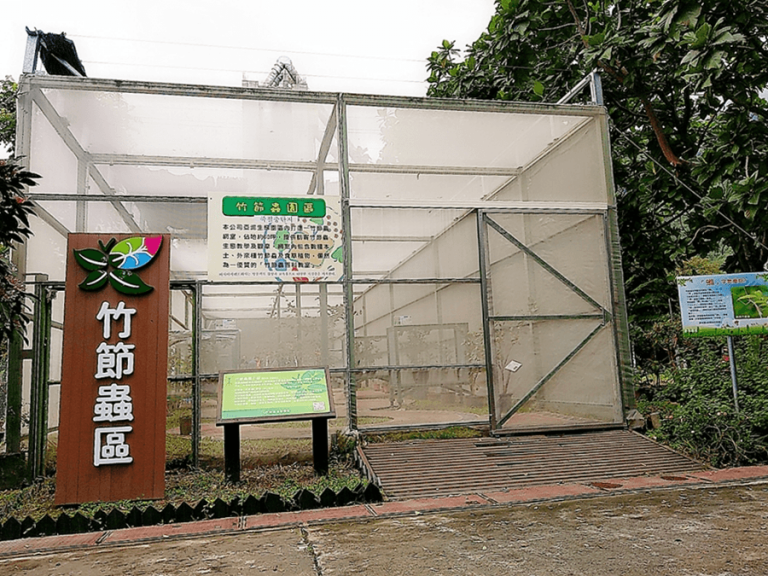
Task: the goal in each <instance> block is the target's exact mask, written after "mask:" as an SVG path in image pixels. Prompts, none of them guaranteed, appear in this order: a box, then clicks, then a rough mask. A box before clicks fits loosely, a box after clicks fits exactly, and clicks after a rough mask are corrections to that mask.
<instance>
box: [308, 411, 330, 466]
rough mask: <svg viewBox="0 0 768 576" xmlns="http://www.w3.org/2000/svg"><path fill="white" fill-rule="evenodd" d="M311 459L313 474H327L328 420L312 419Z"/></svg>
mask: <svg viewBox="0 0 768 576" xmlns="http://www.w3.org/2000/svg"><path fill="white" fill-rule="evenodd" d="M312 459H313V461H314V463H315V473H316V474H319V475H321V476H324V475H326V474H328V419H327V418H313V419H312Z"/></svg>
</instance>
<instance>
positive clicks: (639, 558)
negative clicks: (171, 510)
mask: <svg viewBox="0 0 768 576" xmlns="http://www.w3.org/2000/svg"><path fill="white" fill-rule="evenodd" d="M739 470H741V472H740V471H739ZM745 471H746V472H745ZM749 471H750V469H738V470H737V471H733V472H731V473H721V472H719V471H718V472H712V473H706V474H710V478H711V483H700V484H695V485H691V484H685V483H684V484H680V485H671V486H663V487H658V486H657V485H656V484H654V483H653V482H650V481H649V482H646V483H645V487H644V488H640V489H632V490H626V491H617V490H601V489H596V488H592V489H591V490H581V491H578V490H577V491H574V490H571V489H570V488H569V486H563V487H562V489H560V490H559V491H558V487H557V486H553V487H550V488H549V489H548V491H542V490H541V488H539V489H538V492H536V491H534V492H532V493H531V494H530V495H529V499H528V500H525V499H524V498H521V499H518V500H517V501H514V502H510V503H505V504H498V503H489V501H488V499H487V498H483V497H480V496H463V497H458V498H456V497H454V498H443V499H433V500H429V499H424V500H419V501H413V502H411V503H410V505H408V504H409V503H408V502H389V503H383V504H381V505H379V506H362V505H357V506H350V507H346V508H335V509H328V510H317V511H309V512H301V513H285V514H282V515H263V516H254V517H248V518H240V519H237V518H232V519H227V520H223V521H208V523H207V524H206V523H190V524H189V525H179V526H180V527H185V528H184V529H181V530H179V531H178V532H177V533H175V534H174V532H173V530H174V528H173V527H172V526H165V527H156V528H145V529H131V530H133V532H131V530H128V531H124V532H123V534H122V538H121V536H120V534H117V533H104V534H102V535H98V534H94V535H80V536H78V537H50V541H49V542H47V543H46V542H44V540H46V539H30V540H29V541H27V542H26V544H22V543H23V542H24V541H19V542H17V543H16V548H15V549H14V550H10V548H8V547H6V548H4V549H3V548H0V554H4V557H0V574H9V575H10V574H29V575H44V574H45V575H49V574H73V575H74V574H80V575H85V576H91V575H93V576H104V575H108V574H121V575H122V574H125V575H135V576H150V575H161V574H162V575H167V576H176V575H184V576H191V575H194V574H224V575H229V574H270V573H273V574H292V575H296V576H304V575H323V576H328V575H331V574H343V575H347V574H366V575H371V576H406V575H414V576H420V575H433V574H438V575H446V576H448V575H451V576H453V575H456V576H458V575H461V576H472V575H483V576H486V575H490V574H504V575H525V576H529V575H536V576H550V575H577V574H578V575H592V576H608V575H611V576H615V575H623V574H642V575H654V576H663V575H670V576H671V575H675V576H677V575H682V576H694V575H695V576H702V575H707V576H715V575H717V576H735V575H744V576H752V575H755V576H758V575H759V576H764V575H765V574H766V573H768V479H766V478H765V472H766V470H764V469H760V470H751V472H752V473H751V475H750V474H749ZM756 473H757V475H760V474H762V477H761V479H756V478H755V476H756ZM717 474H719V476H717ZM739 478H742V479H741V480H739ZM734 479H735V483H734ZM724 481H727V482H728V483H727V484H724V483H723V482H724ZM641 484H642V483H639V484H638V483H635V484H634V485H635V486H639V485H641ZM441 506H442V507H443V508H442V509H441V508H440V507H441ZM176 530H178V529H176ZM196 532H197V533H196ZM57 538H58V539H59V542H58V544H57V542H56V541H55V539H57ZM64 538H69V539H71V541H67V542H64V541H63V540H62V539H64ZM77 538H80V539H81V541H77V540H76V539H77ZM89 539H90V540H89ZM4 544H5V543H4ZM20 544H21V546H20ZM24 546H26V548H24ZM46 546H48V547H49V549H48V550H46ZM57 546H58V547H59V549H58V550H53V548H56V547H57ZM64 546H68V547H67V548H65V547H64Z"/></svg>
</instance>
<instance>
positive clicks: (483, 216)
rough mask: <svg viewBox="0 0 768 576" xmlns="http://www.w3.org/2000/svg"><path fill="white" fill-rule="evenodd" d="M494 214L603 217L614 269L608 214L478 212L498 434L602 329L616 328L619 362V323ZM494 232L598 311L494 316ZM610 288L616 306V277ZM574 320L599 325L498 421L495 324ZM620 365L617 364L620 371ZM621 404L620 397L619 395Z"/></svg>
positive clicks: (492, 414)
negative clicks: (490, 231)
mask: <svg viewBox="0 0 768 576" xmlns="http://www.w3.org/2000/svg"><path fill="white" fill-rule="evenodd" d="M493 214H558V215H565V214H583V215H595V216H602V218H603V231H604V232H603V236H604V240H605V250H606V252H605V255H606V260H607V264H608V269H609V271H611V272H612V268H611V260H612V258H611V244H610V238H611V230H610V227H609V214H608V210H578V209H571V210H542V209H512V208H507V209H505V208H481V209H478V210H477V236H478V251H479V259H480V284H481V298H482V303H481V304H482V314H483V340H484V342H483V343H484V348H485V371H486V381H487V384H488V409H489V418H490V429H491V432H495V431H498V430H500V429H501V428H502V426H503V425H504V424H505V423H506V422H507V421H508V420H509V419H510V418H511V417H512V416H513V415H514V414H515V413H516V412H517V411H518V410H520V408H522V406H523V405H525V403H526V402H527V401H528V400H530V398H531V397H532V396H533V395H534V394H536V392H538V391H539V390H540V389H541V388H542V387H543V386H544V385H545V384H546V383H547V382H548V381H549V380H551V379H552V377H553V376H555V374H557V373H558V372H559V371H560V369H562V368H563V367H564V366H565V365H566V364H568V362H569V361H570V360H571V359H572V358H573V357H574V356H576V354H578V352H579V351H580V350H581V349H582V348H584V346H586V345H587V343H588V342H589V341H590V340H592V339H593V338H594V337H595V336H596V335H597V334H598V333H599V332H600V331H601V330H602V329H603V328H605V327H606V326H607V325H608V324H609V323H610V324H612V326H613V338H614V345H615V348H616V354H617V361H619V360H620V358H619V357H618V355H619V349H620V342H619V336H618V331H617V327H616V322H614V321H613V320H614V314H613V313H612V312H611V311H610V310H608V309H606V308H605V307H604V306H602V305H601V304H600V303H598V302H597V301H596V300H595V299H594V298H592V297H591V296H589V295H588V294H587V293H586V292H584V291H583V290H582V289H581V288H579V287H578V286H577V285H576V284H574V283H573V282H571V281H570V280H569V279H568V278H566V277H565V276H564V275H563V274H562V273H561V272H559V271H558V270H557V269H556V268H555V267H553V266H552V265H551V264H549V263H548V262H546V261H545V260H544V259H543V258H541V257H540V256H539V255H538V254H536V253H535V252H534V251H533V250H531V249H530V248H529V247H528V246H526V245H525V244H524V243H523V242H521V241H520V240H519V239H517V238H515V237H514V236H513V235H512V234H511V233H510V232H509V231H507V230H505V229H504V228H503V227H502V226H501V225H500V224H499V223H498V222H496V221H495V220H493V218H492V215H493ZM488 228H491V229H493V230H494V231H495V232H497V233H498V234H500V235H501V236H502V237H503V238H504V239H505V240H507V241H508V242H510V243H511V244H513V245H515V246H516V247H517V248H518V249H519V250H520V251H522V252H523V253H525V254H526V255H528V256H529V257H531V258H532V259H533V260H534V261H535V262H536V263H537V264H538V265H539V266H541V267H542V268H544V269H545V270H546V271H547V272H549V273H550V274H551V275H552V276H554V277H555V278H556V279H557V280H559V281H560V282H561V283H562V284H563V285H565V286H566V287H567V288H568V289H569V290H571V291H572V292H574V293H575V294H577V295H578V296H579V297H580V298H581V299H583V300H584V301H586V302H587V303H588V304H590V305H591V306H593V307H594V308H595V309H596V312H595V313H588V314H528V315H518V316H506V315H497V314H494V313H493V298H492V295H491V293H490V290H489V289H490V286H489V282H488V279H489V272H490V262H489V258H490V250H489V247H488V234H487V229H488ZM609 287H610V290H611V301H612V302H615V298H614V282H613V274H612V273H611V274H610V281H609ZM575 319H595V320H600V324H599V325H598V326H597V327H595V328H594V329H593V330H592V331H591V332H590V333H589V334H587V336H585V337H584V338H583V339H582V340H581V341H580V342H578V343H577V344H576V345H575V346H574V347H573V349H572V350H571V351H570V352H569V353H568V354H567V355H566V356H565V358H563V359H562V360H561V361H560V362H559V363H558V364H556V365H555V366H554V367H553V368H552V369H551V370H550V371H549V372H547V374H545V375H544V376H543V377H542V378H540V379H539V381H538V382H537V383H536V384H534V386H533V387H532V388H531V389H530V390H529V391H528V392H527V393H526V394H525V395H523V397H522V398H520V399H519V400H518V401H517V402H516V403H515V404H514V405H513V406H512V407H511V408H510V409H509V410H508V411H507V412H506V414H504V415H502V416H501V418H497V409H496V408H497V407H496V388H495V383H494V370H493V352H494V349H493V324H492V323H493V322H494V321H498V322H514V321H535V320H575ZM618 366H620V363H617V368H618ZM617 372H618V373H617V375H616V376H617V385H618V386H619V387H620V388H621V373H620V370H617ZM618 398H619V400H620V401H621V394H619V395H618Z"/></svg>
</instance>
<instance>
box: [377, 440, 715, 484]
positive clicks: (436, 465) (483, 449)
mask: <svg viewBox="0 0 768 576" xmlns="http://www.w3.org/2000/svg"><path fill="white" fill-rule="evenodd" d="M363 453H364V455H365V459H366V460H367V465H368V467H369V469H370V471H371V472H372V473H373V474H374V475H375V476H376V477H378V479H379V481H380V483H381V487H382V488H383V490H384V492H385V493H386V494H387V496H388V497H390V498H393V499H405V498H416V497H424V496H438V495H439V496H445V495H449V494H468V493H476V492H480V493H483V492H492V491H499V490H505V489H509V488H521V487H525V486H536V485H543V484H556V483H558V482H591V481H598V480H606V479H609V478H629V477H632V476H642V475H646V474H647V475H663V474H676V473H677V474H679V473H683V472H692V471H696V470H702V469H703V468H704V466H703V465H702V464H700V463H698V462H696V461H694V460H690V459H688V458H685V457H684V456H681V455H680V454H677V453H676V452H673V451H672V450H669V449H667V448H665V447H663V446H660V445H658V444H656V443H655V442H652V441H651V440H649V439H647V438H645V437H644V436H641V435H640V434H636V433H634V432H630V431H626V430H611V431H605V432H589V433H581V434H573V433H571V434H557V435H546V436H545V435H536V436H517V437H506V438H471V439H470V438H468V439H456V440H414V441H409V442H397V443H389V444H369V445H368V446H366V447H365V448H363Z"/></svg>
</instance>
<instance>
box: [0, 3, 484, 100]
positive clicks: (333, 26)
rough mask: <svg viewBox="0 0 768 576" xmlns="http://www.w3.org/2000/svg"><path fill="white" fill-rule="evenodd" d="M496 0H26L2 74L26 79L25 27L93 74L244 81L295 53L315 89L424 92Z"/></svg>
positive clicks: (15, 13) (7, 19) (477, 30)
mask: <svg viewBox="0 0 768 576" xmlns="http://www.w3.org/2000/svg"><path fill="white" fill-rule="evenodd" d="M493 12H494V3H493V0H385V1H383V2H381V1H379V2H373V1H371V0H322V1H317V0H316V1H311V0H292V1H280V0H128V1H127V2H111V1H108V0H98V1H96V0H70V1H69V2H62V1H61V0H23V1H13V2H10V1H8V2H4V3H3V7H2V11H1V12H0V14H1V15H2V17H1V18H0V75H2V76H6V75H10V76H13V77H14V78H16V79H18V76H19V74H20V73H21V70H22V65H23V59H24V48H25V45H26V38H27V34H26V31H25V26H26V27H29V28H30V29H35V28H36V29H38V30H42V31H44V32H55V33H60V32H66V34H67V37H68V38H71V39H72V40H73V41H74V42H75V45H76V47H77V51H78V55H79V56H80V59H81V60H82V62H83V64H84V66H85V70H86V73H87V75H88V76H90V77H93V78H113V79H123V80H143V81H157V82H173V83H190V84H211V85H222V86H240V85H241V82H242V79H243V75H244V74H245V75H246V76H247V78H248V79H250V80H258V81H260V82H263V81H264V79H265V78H266V77H267V75H268V74H269V71H270V69H271V68H272V66H273V65H274V64H275V62H276V60H277V58H278V57H280V56H288V57H289V58H290V59H291V60H292V61H293V64H294V66H295V67H296V69H297V70H298V72H299V73H300V74H301V75H302V76H304V77H305V78H306V80H307V83H308V85H309V89H310V90H316V91H327V92H352V93H367V94H385V95H400V96H424V95H426V89H427V84H426V82H425V79H426V77H427V71H426V59H427V57H428V56H429V54H430V53H431V52H432V50H434V49H435V48H436V47H437V46H438V45H439V44H440V43H441V42H442V41H443V40H444V39H448V40H455V41H456V47H457V48H460V49H463V48H465V47H466V45H467V44H469V43H471V42H473V41H474V40H476V39H477V38H478V37H479V36H480V34H481V33H482V32H483V30H485V29H486V28H487V26H488V22H489V21H490V19H491V16H492V15H493Z"/></svg>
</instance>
